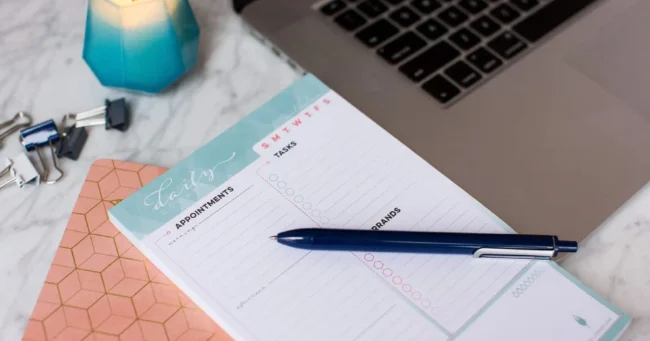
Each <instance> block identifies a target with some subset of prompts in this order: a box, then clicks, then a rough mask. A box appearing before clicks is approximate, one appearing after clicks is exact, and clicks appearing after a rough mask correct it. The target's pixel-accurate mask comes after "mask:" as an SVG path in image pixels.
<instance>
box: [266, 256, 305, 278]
mask: <svg viewBox="0 0 650 341" xmlns="http://www.w3.org/2000/svg"><path fill="white" fill-rule="evenodd" d="M310 253H311V251H307V253H305V254H304V255H303V256H302V257H300V258H298V260H297V261H295V262H294V263H293V264H291V265H290V266H289V267H288V268H286V269H284V271H282V272H281V273H280V274H278V275H277V276H275V278H273V279H272V280H271V281H270V282H269V285H271V284H273V282H275V281H277V280H278V278H280V277H282V275H284V274H285V273H287V271H289V270H291V269H292V268H293V267H294V266H296V264H298V263H300V261H301V260H303V259H305V257H307V256H309V254H310Z"/></svg>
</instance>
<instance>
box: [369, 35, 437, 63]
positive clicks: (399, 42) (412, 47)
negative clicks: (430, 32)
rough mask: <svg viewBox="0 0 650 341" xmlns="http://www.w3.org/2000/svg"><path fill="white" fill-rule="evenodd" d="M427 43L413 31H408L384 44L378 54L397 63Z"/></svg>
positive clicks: (390, 61)
mask: <svg viewBox="0 0 650 341" xmlns="http://www.w3.org/2000/svg"><path fill="white" fill-rule="evenodd" d="M426 44H427V43H426V42H425V41H424V40H422V38H420V37H418V36H417V35H416V34H415V33H413V32H406V33H404V34H402V36H400V37H399V38H397V39H395V40H393V41H391V42H390V43H388V44H386V45H384V46H382V47H381V48H379V50H377V54H379V55H380V56H382V58H384V59H386V61H388V62H389V63H391V64H397V63H399V62H401V61H402V60H404V59H406V58H407V57H408V56H410V55H412V54H413V53H414V52H416V51H417V50H419V49H421V48H423V47H424V46H425V45H426Z"/></svg>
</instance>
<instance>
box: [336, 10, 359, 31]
mask: <svg viewBox="0 0 650 341" xmlns="http://www.w3.org/2000/svg"><path fill="white" fill-rule="evenodd" d="M334 21H336V23H337V24H339V25H340V26H341V27H343V28H344V29H345V30H347V31H354V30H356V29H357V28H359V27H361V26H363V25H364V24H365V23H366V19H365V18H364V17H362V16H361V14H359V13H357V12H355V11H354V10H353V9H349V10H347V11H345V12H343V13H341V14H339V15H338V16H337V17H336V18H335V19H334Z"/></svg>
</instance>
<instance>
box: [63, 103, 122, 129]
mask: <svg viewBox="0 0 650 341" xmlns="http://www.w3.org/2000/svg"><path fill="white" fill-rule="evenodd" d="M98 116H103V117H98ZM67 120H74V121H75V126H76V127H77V128H80V127H88V126H95V125H104V127H105V128H106V130H109V129H117V130H119V131H126V130H127V129H128V128H129V112H128V108H127V106H126V101H125V100H124V98H120V99H117V100H115V101H109V100H106V102H105V105H104V106H102V107H99V108H95V109H91V110H88V111H84V112H80V113H70V114H67V115H65V116H64V117H63V125H64V126H66V124H65V123H66V121H67Z"/></svg>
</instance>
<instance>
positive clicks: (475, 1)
mask: <svg viewBox="0 0 650 341" xmlns="http://www.w3.org/2000/svg"><path fill="white" fill-rule="evenodd" d="M458 4H459V5H460V7H462V8H464V9H466V10H467V11H468V12H470V13H472V14H476V13H479V12H481V11H482V10H484V9H486V8H487V7H488V5H487V4H486V3H485V2H483V0H461V1H460V2H459V3H458Z"/></svg>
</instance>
